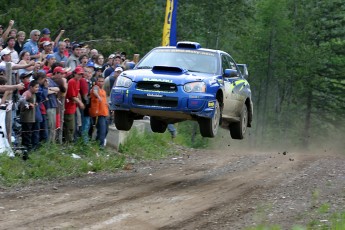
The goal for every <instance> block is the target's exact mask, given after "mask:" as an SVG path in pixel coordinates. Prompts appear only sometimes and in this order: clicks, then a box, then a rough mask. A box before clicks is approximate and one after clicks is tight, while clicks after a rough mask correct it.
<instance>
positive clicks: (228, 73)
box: [224, 69, 238, 77]
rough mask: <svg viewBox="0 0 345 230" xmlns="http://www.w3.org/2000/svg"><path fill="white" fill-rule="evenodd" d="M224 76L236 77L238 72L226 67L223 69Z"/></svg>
mask: <svg viewBox="0 0 345 230" xmlns="http://www.w3.org/2000/svg"><path fill="white" fill-rule="evenodd" d="M224 77H238V72H237V70H234V69H226V70H224Z"/></svg>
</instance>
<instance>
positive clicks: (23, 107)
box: [19, 81, 39, 150]
mask: <svg viewBox="0 0 345 230" xmlns="http://www.w3.org/2000/svg"><path fill="white" fill-rule="evenodd" d="M38 89H39V84H38V82H37V81H31V82H30V85H29V90H27V91H25V92H24V94H23V95H22V97H21V99H20V100H19V108H20V122H21V125H22V145H23V146H24V147H26V148H27V149H28V150H32V149H33V148H35V147H36V146H37V145H38V139H37V136H35V135H33V131H34V128H35V126H36V125H35V123H36V119H35V116H36V110H35V106H37V102H36V93H37V92H38Z"/></svg>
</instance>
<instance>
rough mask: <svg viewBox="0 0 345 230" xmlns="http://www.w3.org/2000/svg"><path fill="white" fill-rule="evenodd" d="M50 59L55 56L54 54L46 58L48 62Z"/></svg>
mask: <svg viewBox="0 0 345 230" xmlns="http://www.w3.org/2000/svg"><path fill="white" fill-rule="evenodd" d="M51 58H55V55H54V54H48V55H47V57H46V59H47V60H49V59H51Z"/></svg>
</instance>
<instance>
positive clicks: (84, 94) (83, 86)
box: [80, 67, 93, 142]
mask: <svg viewBox="0 0 345 230" xmlns="http://www.w3.org/2000/svg"><path fill="white" fill-rule="evenodd" d="M92 75H93V67H84V77H83V78H81V79H80V94H81V99H82V102H83V103H84V105H85V108H84V109H83V110H80V114H81V120H82V127H81V133H82V136H83V139H84V141H85V142H87V141H88V139H89V137H88V132H89V130H90V127H91V118H90V115H89V108H90V90H91V88H92V86H93V85H92V81H91V78H92ZM90 138H91V137H90Z"/></svg>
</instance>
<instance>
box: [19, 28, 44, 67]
mask: <svg viewBox="0 0 345 230" xmlns="http://www.w3.org/2000/svg"><path fill="white" fill-rule="evenodd" d="M40 35H41V32H40V31H39V30H32V31H31V33H30V40H29V41H27V42H26V43H25V44H24V47H23V50H24V51H27V52H29V53H30V57H31V59H36V60H37V59H39V58H40V57H41V54H40V51H39V49H38V44H37V42H38V40H39V38H40Z"/></svg>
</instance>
